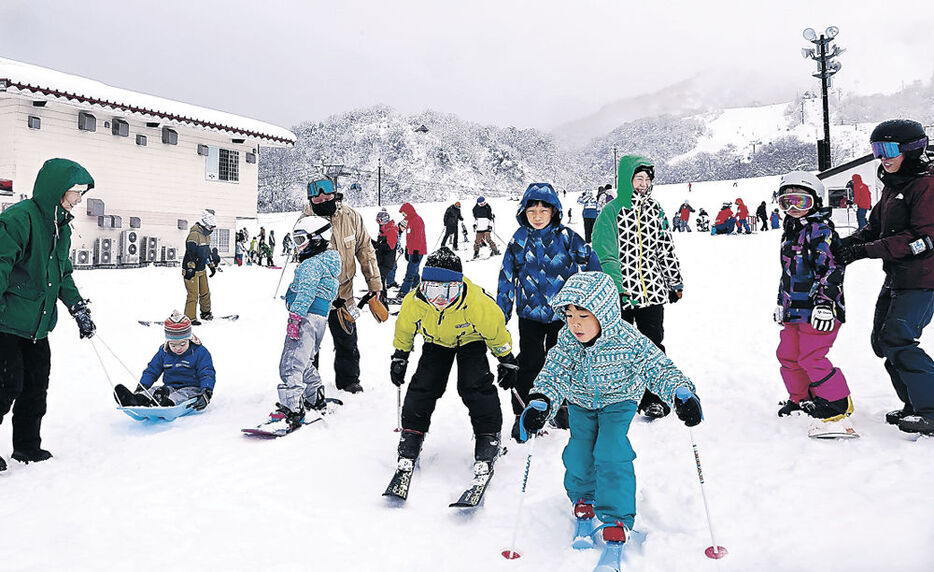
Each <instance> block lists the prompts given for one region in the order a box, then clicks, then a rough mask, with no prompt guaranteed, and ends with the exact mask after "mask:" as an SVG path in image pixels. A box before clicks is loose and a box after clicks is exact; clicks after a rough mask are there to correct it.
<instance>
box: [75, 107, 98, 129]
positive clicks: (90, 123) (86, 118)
mask: <svg viewBox="0 0 934 572" xmlns="http://www.w3.org/2000/svg"><path fill="white" fill-rule="evenodd" d="M78 129H80V130H81V131H97V118H96V117H94V116H93V115H91V114H90V113H88V112H87V111H80V112H78Z"/></svg>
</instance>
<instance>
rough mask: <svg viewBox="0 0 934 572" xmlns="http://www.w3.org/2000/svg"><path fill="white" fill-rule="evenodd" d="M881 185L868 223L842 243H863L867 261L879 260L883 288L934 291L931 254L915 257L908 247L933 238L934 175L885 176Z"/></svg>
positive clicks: (925, 253) (932, 258)
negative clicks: (883, 278)
mask: <svg viewBox="0 0 934 572" xmlns="http://www.w3.org/2000/svg"><path fill="white" fill-rule="evenodd" d="M880 169H881V167H880ZM883 182H885V188H883V189H882V197H881V198H880V199H879V202H878V203H876V206H875V207H873V209H872V212H871V213H870V214H869V222H868V223H867V224H866V226H865V227H863V229H862V230H860V231H858V232H856V233H854V234H853V235H852V236H850V237H848V238H847V239H846V241H845V242H846V243H856V244H865V245H866V254H867V255H868V256H869V258H881V259H882V269H883V270H885V274H886V285H888V286H890V287H892V288H934V251H930V250H929V251H927V252H924V253H922V254H920V255H914V254H912V253H911V247H910V246H908V245H909V244H911V243H912V242H914V241H915V240H917V239H918V238H921V237H922V236H929V237H932V238H934V173H930V172H929V173H927V174H924V175H920V176H916V177H898V176H897V175H896V176H892V175H888V176H885V177H884V178H883Z"/></svg>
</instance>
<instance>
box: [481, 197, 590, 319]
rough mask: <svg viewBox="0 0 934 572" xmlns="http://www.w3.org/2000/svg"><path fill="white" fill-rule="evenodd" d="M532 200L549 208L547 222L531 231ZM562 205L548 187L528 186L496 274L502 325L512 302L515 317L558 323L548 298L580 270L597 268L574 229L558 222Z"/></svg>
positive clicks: (507, 316) (587, 247)
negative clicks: (527, 212) (528, 215)
mask: <svg viewBox="0 0 934 572" xmlns="http://www.w3.org/2000/svg"><path fill="white" fill-rule="evenodd" d="M532 201H541V202H543V203H546V204H549V205H551V206H552V207H553V208H554V213H553V215H552V219H551V224H549V225H548V226H546V227H545V228H543V229H541V230H536V229H534V228H532V226H531V225H530V224H529V222H528V219H527V218H526V216H525V209H526V207H527V206H528V204H529V203H530V202H532ZM561 214H562V213H561V201H560V200H559V199H558V193H556V192H555V190H554V189H553V188H552V186H551V185H549V184H548V183H533V184H531V185H529V188H528V189H526V191H525V195H523V197H522V200H521V201H520V202H519V210H518V212H517V213H516V219H517V220H518V221H519V229H518V230H517V231H516V232H515V234H513V235H512V240H510V241H509V244H508V245H507V246H506V252H505V255H504V256H503V266H502V268H501V269H500V271H499V284H498V287H497V291H496V303H497V305H499V307H500V309H501V310H502V311H503V314H504V315H505V316H506V321H507V322H508V321H509V318H510V315H511V314H512V305H513V302H515V305H516V315H518V316H519V317H520V318H523V319H526V320H534V321H536V322H541V323H544V324H550V323H552V322H557V321H559V320H560V319H561V318H559V317H558V316H555V313H554V310H552V308H551V299H552V298H553V297H554V296H555V294H557V293H558V291H559V290H561V287H562V286H564V283H565V281H567V279H568V277H569V276H571V275H572V274H575V273H576V272H578V271H579V270H601V268H600V260H599V259H598V258H597V255H596V254H594V252H593V249H591V247H590V245H589V244H587V243H586V242H585V241H584V239H583V238H581V236H580V235H579V234H577V233H576V232H574V231H573V230H571V229H569V228H567V227H566V226H564V225H562V224H561Z"/></svg>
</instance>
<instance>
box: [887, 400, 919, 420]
mask: <svg viewBox="0 0 934 572" xmlns="http://www.w3.org/2000/svg"><path fill="white" fill-rule="evenodd" d="M914 414H915V409H914V407H912V406H911V405H909V404H907V403H906V404H905V406H904V407H902V408H901V409H896V410H894V411H889V412H888V413H886V414H885V422H886V423H888V424H889V425H898V422H899V421H901V420H902V419H904V418H905V417H908V416H909V415H914Z"/></svg>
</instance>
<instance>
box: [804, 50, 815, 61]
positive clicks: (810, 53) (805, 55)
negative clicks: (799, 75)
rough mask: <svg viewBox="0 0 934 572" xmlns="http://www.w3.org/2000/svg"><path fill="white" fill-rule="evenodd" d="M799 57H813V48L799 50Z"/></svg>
mask: <svg viewBox="0 0 934 572" xmlns="http://www.w3.org/2000/svg"><path fill="white" fill-rule="evenodd" d="M801 57H803V58H804V59H808V58H813V57H814V48H801Z"/></svg>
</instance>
